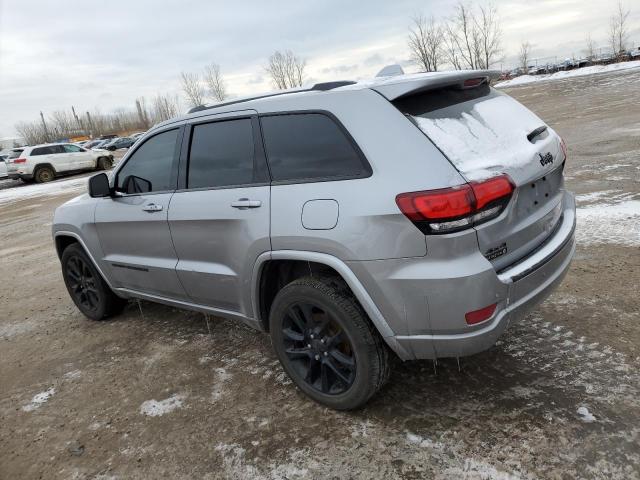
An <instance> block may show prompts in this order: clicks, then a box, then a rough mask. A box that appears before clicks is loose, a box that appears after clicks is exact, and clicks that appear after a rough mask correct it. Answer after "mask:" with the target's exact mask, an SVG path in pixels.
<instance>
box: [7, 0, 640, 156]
mask: <svg viewBox="0 0 640 480" xmlns="http://www.w3.org/2000/svg"><path fill="white" fill-rule="evenodd" d="M629 13H630V12H629V10H628V9H625V8H624V7H623V3H622V1H621V0H619V2H618V4H617V9H616V10H615V12H614V15H612V17H611V18H610V28H609V39H610V44H611V48H612V49H613V51H614V52H619V51H621V50H623V49H624V48H625V45H626V42H627V40H628V17H629ZM407 48H408V50H409V53H410V55H411V59H412V61H413V62H414V63H415V64H416V65H417V66H418V68H419V70H420V71H426V72H431V71H437V70H439V69H441V68H442V67H443V66H446V67H447V68H449V69H455V70H463V69H489V68H492V67H493V66H494V65H496V64H497V63H499V62H501V61H503V58H504V57H503V45H502V28H501V20H500V15H499V12H498V10H497V8H496V7H495V6H494V5H493V4H491V3H490V0H486V1H482V0H481V1H480V3H473V2H471V1H465V0H461V1H459V2H458V3H457V4H456V5H455V6H454V9H453V13H452V15H450V16H448V17H441V18H436V17H434V16H430V17H426V16H425V15H422V14H418V15H416V16H414V17H413V18H412V20H411V25H410V26H409V35H408V38H407ZM531 50H532V45H531V44H530V43H529V42H528V41H526V42H524V41H523V42H522V45H521V46H520V51H519V54H518V57H519V58H518V60H519V64H520V65H522V67H523V68H524V69H525V71H526V68H527V66H528V64H529V61H530V59H531ZM586 51H587V57H588V58H593V57H595V47H594V43H593V42H592V41H591V37H590V36H589V37H588V39H587V49H586ZM381 67H382V65H381ZM306 68H307V62H306V60H305V59H304V58H303V57H300V56H298V55H297V54H295V53H294V52H292V51H291V50H284V51H279V50H277V51H275V52H274V53H273V54H272V55H271V56H270V57H269V58H268V59H267V62H266V65H264V66H263V67H262V69H263V71H264V73H265V74H266V75H267V76H268V77H269V78H270V80H271V83H272V85H273V87H274V88H276V89H288V88H296V87H302V86H303V84H304V83H305V82H306V80H307V77H306ZM180 87H181V90H182V93H183V95H184V97H183V99H184V101H185V103H186V105H187V107H197V106H200V105H204V104H206V103H207V102H208V101H212V102H221V101H224V100H227V99H229V98H230V97H231V95H230V94H229V89H228V88H227V82H226V81H225V79H224V76H223V74H222V70H221V68H220V66H219V65H218V64H217V63H210V64H209V65H207V66H205V67H204V69H203V70H201V71H199V72H181V74H180ZM180 110H181V102H180V98H179V97H178V96H177V95H157V96H156V97H155V98H153V99H151V100H149V101H147V100H146V99H145V98H144V97H140V98H138V99H137V100H136V101H135V108H132V109H129V110H127V109H118V110H115V111H113V112H112V113H108V114H103V113H100V112H98V111H97V110H96V111H94V112H93V113H89V112H83V113H77V112H76V111H75V110H74V109H73V107H72V109H71V110H70V111H56V112H53V113H51V114H50V115H48V116H47V117H46V118H45V116H44V115H43V114H42V113H41V114H40V116H41V118H40V121H33V122H22V123H19V124H17V125H16V126H15V128H16V130H17V132H18V133H19V134H20V135H21V136H22V137H23V138H24V140H25V141H26V142H27V143H29V144H35V143H43V142H49V141H53V140H57V139H63V138H69V137H75V136H81V135H82V136H84V135H87V136H90V137H97V136H100V135H104V134H114V133H115V134H122V133H127V132H132V131H135V130H146V129H148V128H149V127H150V126H152V125H154V124H155V123H158V122H161V121H164V120H167V119H169V118H171V117H174V116H176V115H177V114H178V113H179V111H180Z"/></svg>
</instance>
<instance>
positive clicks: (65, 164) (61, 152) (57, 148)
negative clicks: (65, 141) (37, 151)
mask: <svg viewBox="0 0 640 480" xmlns="http://www.w3.org/2000/svg"><path fill="white" fill-rule="evenodd" d="M49 152H50V153H49V155H47V159H48V161H49V163H51V165H53V168H55V170H56V172H68V171H69V170H73V169H74V168H73V159H72V156H71V154H69V153H67V151H66V150H65V148H64V145H51V146H50V147H49Z"/></svg>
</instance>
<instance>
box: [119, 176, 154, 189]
mask: <svg viewBox="0 0 640 480" xmlns="http://www.w3.org/2000/svg"><path fill="white" fill-rule="evenodd" d="M122 190H124V192H125V193H147V192H150V191H151V182H150V181H149V180H147V179H146V178H142V177H136V176H135V175H129V176H128V177H125V179H124V181H123V182H122Z"/></svg>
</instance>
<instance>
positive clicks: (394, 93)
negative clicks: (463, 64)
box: [370, 70, 500, 102]
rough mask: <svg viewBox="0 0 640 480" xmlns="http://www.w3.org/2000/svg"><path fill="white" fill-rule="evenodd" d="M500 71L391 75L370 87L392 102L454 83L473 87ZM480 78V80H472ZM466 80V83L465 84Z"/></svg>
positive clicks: (462, 86)
mask: <svg viewBox="0 0 640 480" xmlns="http://www.w3.org/2000/svg"><path fill="white" fill-rule="evenodd" d="M499 76H500V72H498V71H496V70H461V71H456V72H446V73H444V72H443V73H439V72H436V73H425V74H417V75H408V76H405V77H391V78H389V79H388V80H386V81H384V82H381V83H379V84H374V85H372V86H371V87H370V88H371V89H372V90H375V91H376V92H378V93H379V94H380V95H382V96H383V97H385V98H386V99H387V100H389V101H390V102H392V101H394V100H398V99H399V98H403V97H407V96H409V95H415V94H416V93H420V92H424V91H427V90H435V89H438V88H443V87H451V86H454V85H457V86H459V87H460V88H461V89H462V88H472V87H476V86H478V85H482V84H483V83H484V82H487V83H488V82H490V81H491V80H494V79H497V78H498V77H499ZM476 79H478V80H479V81H478V82H472V81H473V80H476ZM465 82H466V84H465Z"/></svg>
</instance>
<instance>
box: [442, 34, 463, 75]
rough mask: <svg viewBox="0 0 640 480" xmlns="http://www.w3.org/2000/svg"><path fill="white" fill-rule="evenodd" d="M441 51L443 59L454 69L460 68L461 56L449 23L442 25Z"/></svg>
mask: <svg viewBox="0 0 640 480" xmlns="http://www.w3.org/2000/svg"><path fill="white" fill-rule="evenodd" d="M443 52H444V59H445V60H446V61H447V62H448V63H450V64H451V66H452V67H453V68H454V69H456V70H462V68H463V66H462V58H461V56H460V49H459V48H458V42H457V38H456V36H455V34H454V33H453V30H452V28H451V25H450V24H449V23H446V24H445V25H444V27H443Z"/></svg>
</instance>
